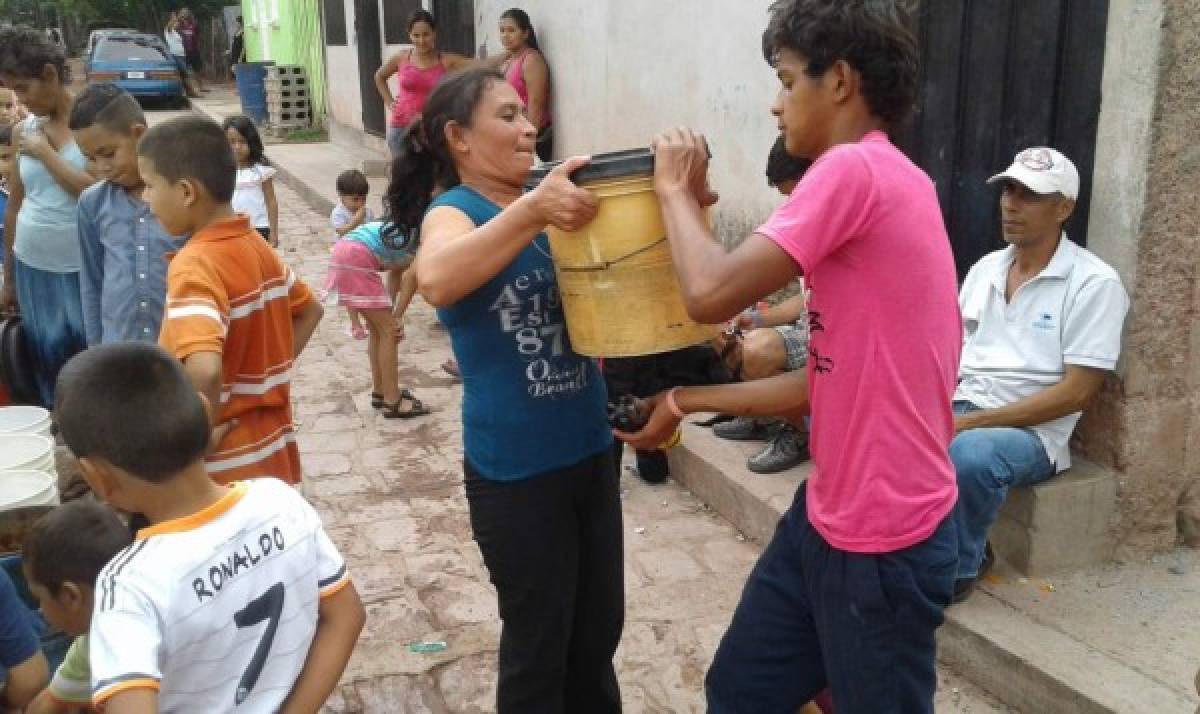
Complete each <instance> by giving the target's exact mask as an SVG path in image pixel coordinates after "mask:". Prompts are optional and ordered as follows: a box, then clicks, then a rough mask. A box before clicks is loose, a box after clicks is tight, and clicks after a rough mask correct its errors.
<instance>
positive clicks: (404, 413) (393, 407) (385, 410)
mask: <svg viewBox="0 0 1200 714" xmlns="http://www.w3.org/2000/svg"><path fill="white" fill-rule="evenodd" d="M406 399H407V400H408V401H409V407H408V409H401V408H400V405H401V404H403V403H404V400H406ZM379 413H380V414H382V415H383V418H384V419H412V418H413V417H419V416H425V415H426V414H429V413H430V411H429V407H427V406H425V405H424V404H423V403H422V402H421V400H420V399H417V398H416V397H414V396H412V393H411V392H410V393H409V394H403V395H401V396H400V401H398V402H396V403H395V404H386V403H385V404H384V405H383V407H381V411H380V412H379Z"/></svg>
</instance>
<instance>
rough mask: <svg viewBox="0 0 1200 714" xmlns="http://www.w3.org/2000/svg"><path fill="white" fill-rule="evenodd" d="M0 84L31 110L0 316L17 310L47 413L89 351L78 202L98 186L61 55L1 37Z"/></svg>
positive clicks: (13, 33)
mask: <svg viewBox="0 0 1200 714" xmlns="http://www.w3.org/2000/svg"><path fill="white" fill-rule="evenodd" d="M0 47H4V48H5V50H4V52H2V53H0V78H2V79H3V80H4V84H5V86H7V87H11V88H12V89H13V91H14V92H16V94H17V97H18V98H20V100H21V103H23V104H24V105H25V107H26V108H27V109H28V110H29V114H30V116H29V118H28V119H26V120H25V121H23V122H21V123H20V124H18V125H17V126H15V127H14V128H13V146H14V147H15V148H16V149H17V170H16V171H14V172H13V175H12V176H11V179H10V184H9V188H10V191H11V193H10V195H9V200H8V207H7V208H6V210H5V215H4V240H5V246H4V292H3V295H2V296H0V311H12V310H13V309H14V308H16V307H17V306H18V305H19V307H20V311H21V318H22V321H23V323H24V325H25V336H26V340H27V342H28V346H29V348H30V354H31V356H32V357H33V363H34V366H35V374H36V377H37V383H38V391H39V392H40V394H41V401H42V403H43V406H46V407H52V406H53V405H54V382H55V380H56V379H57V378H58V370H59V369H60V368H61V367H62V366H63V364H65V363H66V361H67V360H68V359H70V358H71V357H72V356H73V355H74V354H75V353H76V352H79V351H81V350H82V349H83V348H84V347H86V346H87V340H86V337H85V334H84V330H83V308H82V306H81V304H80V298H79V266H80V254H79V230H78V228H77V226H78V223H77V218H76V212H77V206H78V203H79V194H80V193H81V192H82V191H83V190H84V189H85V188H87V187H88V186H90V185H92V184H93V183H95V182H96V179H95V178H94V177H92V176H91V175H90V174H88V173H87V172H86V171H85V170H84V167H85V166H86V165H87V159H86V158H85V157H84V155H83V153H82V152H81V151H80V150H79V147H78V146H77V145H76V144H75V140H74V138H73V137H72V136H71V130H70V128H69V127H68V119H69V117H70V114H71V108H72V99H71V95H70V94H69V93H68V92H67V89H66V86H65V85H64V84H63V81H62V77H63V71H64V67H65V65H66V61H65V59H64V57H63V51H62V48H61V47H58V46H57V45H54V44H51V43H50V42H49V41H48V40H47V39H46V37H45V36H44V35H42V34H41V33H39V32H37V31H34V30H30V29H28V28H14V27H10V28H3V29H0Z"/></svg>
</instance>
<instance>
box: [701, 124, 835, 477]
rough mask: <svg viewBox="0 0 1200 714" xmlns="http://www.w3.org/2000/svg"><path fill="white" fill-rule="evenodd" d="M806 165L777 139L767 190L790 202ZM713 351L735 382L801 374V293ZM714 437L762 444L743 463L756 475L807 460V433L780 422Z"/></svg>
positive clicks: (750, 420) (729, 425) (725, 430)
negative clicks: (798, 371)
mask: <svg viewBox="0 0 1200 714" xmlns="http://www.w3.org/2000/svg"><path fill="white" fill-rule="evenodd" d="M811 165H812V162H811V161H809V160H808V159H800V158H796V157H793V156H790V155H789V154H788V153H787V150H786V149H785V148H784V145H783V137H782V136H781V137H779V139H777V140H776V141H775V145H774V146H772V147H771V153H770V156H769V157H768V158H767V184H768V185H769V186H771V187H772V188H774V189H775V190H777V191H779V192H780V193H781V194H783V195H784V196H789V195H791V193H792V189H793V188H795V187H796V184H797V183H799V181H800V178H801V177H802V176H804V172H805V171H807V170H808V167H809V166H811ZM801 283H802V281H801ZM716 347H717V350H718V352H720V353H721V354H722V355H724V356H725V359H726V365H727V366H729V368H730V370H731V371H732V372H733V374H734V379H737V380H746V381H749V380H755V379H764V378H766V377H772V376H774V375H777V374H782V373H783V372H792V371H795V370H798V369H802V368H803V367H804V365H805V364H806V363H807V361H808V312H807V310H806V309H805V291H804V290H803V287H802V289H801V291H800V292H798V293H797V294H795V295H793V296H791V297H789V298H787V299H785V300H783V301H782V302H780V303H779V304H777V305H773V306H770V307H764V308H759V307H754V308H751V309H749V310H746V311H745V312H743V313H742V314H741V315H739V316H738V318H737V319H736V320H735V321H734V325H733V327H732V329H731V330H728V331H726V332H725V333H723V334H722V336H721V337H719V338H718V339H717V344H716ZM713 433H714V434H716V435H717V436H719V437H721V438H722V439H732V440H734V441H752V440H765V441H766V442H767V445H766V448H764V449H763V450H762V451H761V452H759V453H757V454H755V455H754V456H751V457H750V458H749V459H747V460H746V468H748V469H750V470H751V471H753V472H755V473H761V474H772V473H779V472H780V471H786V470H787V469H790V468H792V467H793V466H796V465H797V464H801V463H804V462H805V461H807V460H808V459H809V453H808V430H807V429H806V428H805V427H804V425H797V424H791V423H789V422H787V421H785V420H782V419H776V418H758V417H734V418H733V419H730V420H727V421H721V422H718V423H716V424H714V425H713Z"/></svg>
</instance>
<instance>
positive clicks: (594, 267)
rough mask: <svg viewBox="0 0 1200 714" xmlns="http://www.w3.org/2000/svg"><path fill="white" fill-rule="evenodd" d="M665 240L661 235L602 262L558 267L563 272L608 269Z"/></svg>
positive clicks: (595, 271) (594, 271)
mask: <svg viewBox="0 0 1200 714" xmlns="http://www.w3.org/2000/svg"><path fill="white" fill-rule="evenodd" d="M666 240H667V237H666V236H663V237H662V238H659V239H658V240H656V241H654V242H653V243H651V244H649V245H644V246H642V247H641V248H638V249H637V250H635V251H633V252H632V253H626V254H625V255H622V256H621V257H620V258H613V259H612V260H606V261H604V262H603V263H589V264H586V265H560V266H559V268H558V269H559V270H561V271H562V272H564V273H598V272H600V271H602V270H608V269H609V268H611V267H613V266H614V265H616V264H617V263H623V262H625V261H626V260H629V259H630V258H633V257H635V256H638V255H641V254H642V253H645V252H646V251H648V250H650V249H651V248H657V247H658V246H660V245H662V244H663V243H665V242H666Z"/></svg>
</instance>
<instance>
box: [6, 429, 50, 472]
mask: <svg viewBox="0 0 1200 714" xmlns="http://www.w3.org/2000/svg"><path fill="white" fill-rule="evenodd" d="M47 464H48V466H47ZM53 469H54V442H53V441H51V440H50V439H49V438H47V437H45V436H38V435H37V434H0V471H30V470H36V471H47V472H49V471H51V470H53Z"/></svg>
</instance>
